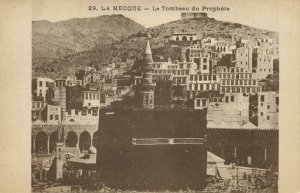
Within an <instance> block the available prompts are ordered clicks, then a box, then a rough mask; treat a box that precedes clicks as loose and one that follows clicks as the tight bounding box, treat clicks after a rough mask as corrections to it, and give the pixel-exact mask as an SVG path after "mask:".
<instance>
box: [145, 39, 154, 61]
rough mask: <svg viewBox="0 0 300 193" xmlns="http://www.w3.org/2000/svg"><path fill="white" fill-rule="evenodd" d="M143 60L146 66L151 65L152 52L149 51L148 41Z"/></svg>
mask: <svg viewBox="0 0 300 193" xmlns="http://www.w3.org/2000/svg"><path fill="white" fill-rule="evenodd" d="M143 59H144V61H145V62H147V63H148V64H151V63H153V60H152V51H151V47H150V42H149V40H148V41H147V45H146V50H145V53H144V58H143Z"/></svg>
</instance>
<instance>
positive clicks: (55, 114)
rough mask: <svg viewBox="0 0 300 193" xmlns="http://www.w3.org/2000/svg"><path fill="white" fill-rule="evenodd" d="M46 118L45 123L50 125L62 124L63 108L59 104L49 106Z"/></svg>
mask: <svg viewBox="0 0 300 193" xmlns="http://www.w3.org/2000/svg"><path fill="white" fill-rule="evenodd" d="M45 116H46V119H45V121H46V122H47V123H49V124H59V123H61V107H60V106H59V105H58V104H57V103H56V104H55V103H51V104H47V106H46V114H45Z"/></svg>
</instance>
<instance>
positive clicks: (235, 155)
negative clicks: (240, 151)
mask: <svg viewBox="0 0 300 193" xmlns="http://www.w3.org/2000/svg"><path fill="white" fill-rule="evenodd" d="M234 157H235V158H237V154H236V146H234Z"/></svg>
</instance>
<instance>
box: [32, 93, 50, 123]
mask: <svg viewBox="0 0 300 193" xmlns="http://www.w3.org/2000/svg"><path fill="white" fill-rule="evenodd" d="M46 105H47V103H46V102H44V101H43V99H42V98H41V100H34V101H32V109H31V114H32V115H31V116H32V120H33V121H35V120H37V119H40V120H42V119H43V111H44V109H45V107H46Z"/></svg>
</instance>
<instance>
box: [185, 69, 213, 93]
mask: <svg viewBox="0 0 300 193" xmlns="http://www.w3.org/2000/svg"><path fill="white" fill-rule="evenodd" d="M212 90H215V91H217V90H219V77H218V76H217V74H190V77H189V81H188V86H187V97H188V99H194V98H195V96H196V95H197V94H199V93H201V92H205V91H212Z"/></svg>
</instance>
